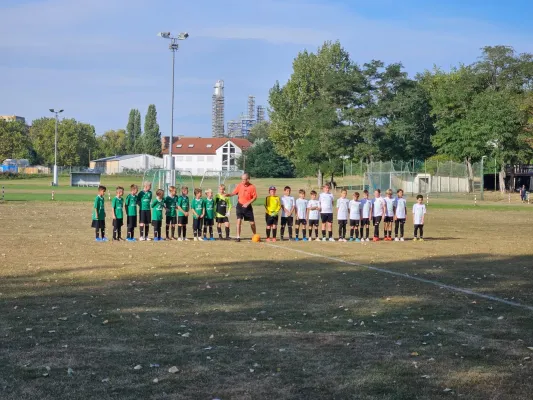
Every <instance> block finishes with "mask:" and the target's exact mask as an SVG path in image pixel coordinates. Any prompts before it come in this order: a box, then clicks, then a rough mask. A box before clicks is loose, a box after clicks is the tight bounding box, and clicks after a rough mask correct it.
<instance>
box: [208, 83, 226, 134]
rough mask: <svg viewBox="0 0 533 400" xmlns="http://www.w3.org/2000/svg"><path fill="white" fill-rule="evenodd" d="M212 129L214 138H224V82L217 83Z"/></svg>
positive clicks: (214, 95) (214, 94)
mask: <svg viewBox="0 0 533 400" xmlns="http://www.w3.org/2000/svg"><path fill="white" fill-rule="evenodd" d="M212 108H213V109H212V116H211V118H212V129H211V134H212V136H213V137H223V136H224V81H222V80H219V81H216V83H215V91H214V93H213V106H212Z"/></svg>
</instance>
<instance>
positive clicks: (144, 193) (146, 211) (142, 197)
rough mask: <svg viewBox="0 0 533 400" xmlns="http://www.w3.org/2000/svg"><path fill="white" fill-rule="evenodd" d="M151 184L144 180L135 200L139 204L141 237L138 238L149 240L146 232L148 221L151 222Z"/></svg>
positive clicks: (147, 230) (148, 225) (148, 226)
mask: <svg viewBox="0 0 533 400" xmlns="http://www.w3.org/2000/svg"><path fill="white" fill-rule="evenodd" d="M151 189H152V184H151V183H150V182H144V190H141V191H140V192H139V194H138V195H137V201H138V202H139V203H140V205H141V209H140V211H139V232H140V234H141V237H140V238H139V240H141V241H143V240H150V238H149V237H148V232H149V231H150V223H151V222H152V215H151V213H150V203H151V201H152V190H151Z"/></svg>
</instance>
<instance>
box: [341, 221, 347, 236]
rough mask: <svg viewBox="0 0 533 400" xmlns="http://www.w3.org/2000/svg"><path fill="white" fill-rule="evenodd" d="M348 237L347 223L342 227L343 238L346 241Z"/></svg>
mask: <svg viewBox="0 0 533 400" xmlns="http://www.w3.org/2000/svg"><path fill="white" fill-rule="evenodd" d="M345 237H346V223H344V224H343V225H342V238H343V239H344V238H345Z"/></svg>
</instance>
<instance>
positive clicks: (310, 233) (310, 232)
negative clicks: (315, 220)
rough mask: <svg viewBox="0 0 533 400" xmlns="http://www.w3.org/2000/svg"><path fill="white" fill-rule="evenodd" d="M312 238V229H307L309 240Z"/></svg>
mask: <svg viewBox="0 0 533 400" xmlns="http://www.w3.org/2000/svg"><path fill="white" fill-rule="evenodd" d="M312 237H313V228H309V239H311V238H312Z"/></svg>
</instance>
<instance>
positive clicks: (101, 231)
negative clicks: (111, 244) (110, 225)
mask: <svg viewBox="0 0 533 400" xmlns="http://www.w3.org/2000/svg"><path fill="white" fill-rule="evenodd" d="M100 235H101V236H102V239H104V238H105V228H100Z"/></svg>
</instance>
